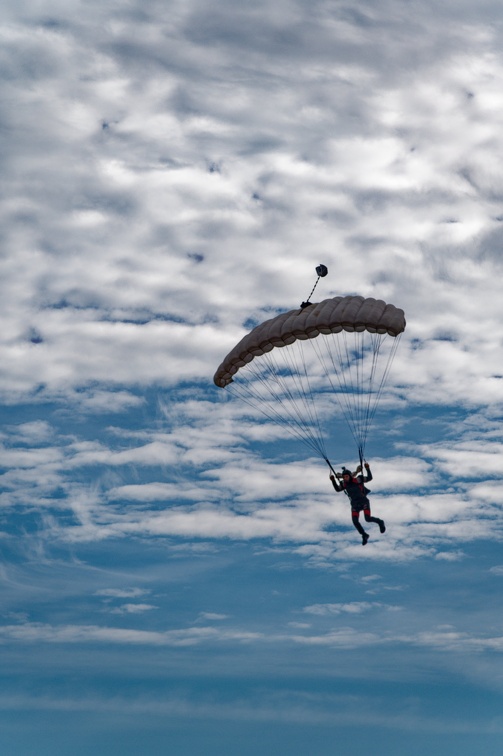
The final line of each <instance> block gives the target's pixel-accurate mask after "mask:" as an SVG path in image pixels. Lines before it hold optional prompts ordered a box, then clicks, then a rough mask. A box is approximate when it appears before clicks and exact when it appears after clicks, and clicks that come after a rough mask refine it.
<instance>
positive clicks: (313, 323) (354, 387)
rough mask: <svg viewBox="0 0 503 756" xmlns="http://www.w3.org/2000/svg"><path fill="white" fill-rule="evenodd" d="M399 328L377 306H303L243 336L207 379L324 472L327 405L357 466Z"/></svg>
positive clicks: (336, 300) (396, 315)
mask: <svg viewBox="0 0 503 756" xmlns="http://www.w3.org/2000/svg"><path fill="white" fill-rule="evenodd" d="M317 272H318V270H317ZM404 329H405V316H404V312H403V310H401V309H399V308H397V307H395V306H394V305H392V304H386V302H383V301H382V300H379V299H373V298H367V299H365V298H364V297H362V296H346V297H333V298H332V299H325V300H324V301H323V302H319V303H317V304H312V303H311V302H309V301H307V302H303V303H302V305H301V308H300V309H298V310H291V311H290V312H285V313H283V314H281V315H278V316H277V317H274V318H272V319H270V320H267V321H265V322H264V323H261V324H260V325H258V326H256V328H254V329H253V330H252V331H250V333H248V334H247V335H246V336H245V337H244V338H243V339H241V341H240V342H239V343H238V344H237V345H236V346H235V347H234V349H232V350H231V351H230V352H229V354H228V355H227V357H225V359H224V360H223V362H222V364H221V365H220V367H219V368H218V370H217V372H216V373H215V376H214V379H213V380H214V383H215V385H216V386H218V387H220V388H226V387H227V388H228V389H229V390H231V391H232V392H233V393H235V394H237V395H238V396H240V397H241V398H242V399H244V401H246V402H247V403H248V404H250V405H252V406H253V407H255V408H258V409H259V410H260V411H261V412H262V413H263V414H264V415H265V416H266V417H268V418H269V419H270V420H273V421H275V422H277V423H279V424H281V425H285V426H286V427H287V428H288V429H289V431H290V432H291V433H293V435H295V436H296V437H298V438H300V439H301V440H302V441H304V442H305V443H306V444H307V445H308V446H309V447H310V448H311V449H312V450H314V451H315V452H316V453H317V454H319V455H320V456H321V457H323V459H325V461H326V462H327V463H328V464H329V465H330V462H329V460H328V457H327V452H326V447H325V433H324V430H323V422H322V419H323V418H324V417H326V416H328V415H330V414H333V413H334V401H335V403H336V405H337V406H338V408H339V410H340V412H341V413H342V415H343V416H344V418H345V420H346V422H347V424H348V426H349V429H350V431H351V434H352V435H353V438H354V440H355V442H356V445H357V448H358V453H359V455H360V460H363V458H364V452H365V445H366V443H367V438H368V433H369V429H370V426H371V424H372V420H373V418H374V416H375V412H376V409H377V405H378V402H379V399H380V398H381V396H382V393H383V389H384V386H385V382H386V379H387V377H388V373H389V369H390V367H391V363H392V362H393V359H394V356H395V353H396V349H397V347H398V343H399V340H400V336H401V334H402V333H403V331H404ZM330 466H331V465H330Z"/></svg>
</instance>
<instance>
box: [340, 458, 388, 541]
mask: <svg viewBox="0 0 503 756" xmlns="http://www.w3.org/2000/svg"><path fill="white" fill-rule="evenodd" d="M367 473H368V474H367V476H366V477H365V478H364V477H363V475H358V476H357V477H356V478H351V481H350V482H349V483H347V484H346V483H344V481H342V483H341V484H340V485H338V484H337V483H336V481H335V478H334V479H333V480H332V485H333V487H334V488H335V490H336V491H345V492H346V494H347V495H348V496H349V498H350V500H351V519H352V520H353V525H354V526H355V528H356V529H357V531H358V532H359V533H360V535H361V536H364V535H367V534H366V533H365V531H364V529H363V528H362V526H361V524H360V512H361V511H362V510H363V515H364V517H365V522H375V523H377V525H379V529H381V532H382V527H383V526H384V523H383V521H382V520H381V519H379V517H372V515H371V513H370V501H369V500H368V497H367V493H369V491H368V489H367V488H365V485H364V484H365V483H368V482H369V481H370V480H372V473H371V472H370V467H368V468H367Z"/></svg>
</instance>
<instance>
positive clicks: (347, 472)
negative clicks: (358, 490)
mask: <svg viewBox="0 0 503 756" xmlns="http://www.w3.org/2000/svg"><path fill="white" fill-rule="evenodd" d="M345 475H349V477H350V478H351V479H352V478H353V473H352V472H351V470H347V469H346V468H345V467H343V468H342V477H343V478H344V476H345Z"/></svg>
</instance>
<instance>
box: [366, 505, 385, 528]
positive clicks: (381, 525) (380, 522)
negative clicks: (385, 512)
mask: <svg viewBox="0 0 503 756" xmlns="http://www.w3.org/2000/svg"><path fill="white" fill-rule="evenodd" d="M363 514H364V515H365V522H375V523H377V525H379V530H380V531H381V533H384V532H385V531H386V525H385V524H384V520H381V519H380V518H379V517H372V515H371V514H370V508H368V509H364V510H363Z"/></svg>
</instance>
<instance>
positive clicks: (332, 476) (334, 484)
mask: <svg viewBox="0 0 503 756" xmlns="http://www.w3.org/2000/svg"><path fill="white" fill-rule="evenodd" d="M330 480H331V481H332V485H333V487H334V488H335V490H336V491H337V492H340V491H343V490H344V489H343V488H342V486H339V484H338V483H336V482H335V475H330Z"/></svg>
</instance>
